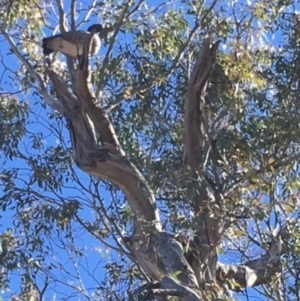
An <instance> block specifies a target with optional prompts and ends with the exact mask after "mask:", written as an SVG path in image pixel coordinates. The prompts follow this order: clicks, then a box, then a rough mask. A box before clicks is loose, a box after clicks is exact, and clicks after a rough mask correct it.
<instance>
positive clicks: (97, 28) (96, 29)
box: [87, 24, 102, 33]
mask: <svg viewBox="0 0 300 301" xmlns="http://www.w3.org/2000/svg"><path fill="white" fill-rule="evenodd" d="M101 30H102V25H101V24H93V25H92V26H90V27H89V28H88V29H87V31H88V32H93V33H95V32H101Z"/></svg>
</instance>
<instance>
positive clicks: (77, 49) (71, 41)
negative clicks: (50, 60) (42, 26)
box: [43, 24, 112, 58]
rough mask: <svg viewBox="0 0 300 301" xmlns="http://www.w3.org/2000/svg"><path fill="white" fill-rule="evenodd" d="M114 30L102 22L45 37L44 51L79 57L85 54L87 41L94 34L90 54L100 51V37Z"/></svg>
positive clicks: (47, 53) (45, 52) (46, 53)
mask: <svg viewBox="0 0 300 301" xmlns="http://www.w3.org/2000/svg"><path fill="white" fill-rule="evenodd" d="M110 31H112V27H109V28H103V27H102V25H100V24H94V25H92V26H90V27H89V28H88V29H87V31H69V32H65V33H61V34H57V35H55V36H52V37H48V38H44V39H43V53H44V55H49V54H51V53H52V52H57V51H58V52H61V53H63V54H65V55H66V56H69V57H72V58H79V57H80V56H81V55H82V54H83V49H84V45H85V42H86V41H87V40H88V39H89V38H90V35H93V37H92V40H91V46H90V56H93V55H95V54H97V53H98V51H99V50H100V46H101V41H100V38H104V37H106V36H107V34H108V33H109V32H110Z"/></svg>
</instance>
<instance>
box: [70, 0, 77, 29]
mask: <svg viewBox="0 0 300 301" xmlns="http://www.w3.org/2000/svg"><path fill="white" fill-rule="evenodd" d="M75 17H76V0H72V2H71V30H72V31H75V30H76V25H75Z"/></svg>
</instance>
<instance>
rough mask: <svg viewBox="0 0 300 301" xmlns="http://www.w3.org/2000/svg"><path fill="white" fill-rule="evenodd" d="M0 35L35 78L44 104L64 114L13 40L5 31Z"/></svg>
mask: <svg viewBox="0 0 300 301" xmlns="http://www.w3.org/2000/svg"><path fill="white" fill-rule="evenodd" d="M0 31H1V29H0ZM1 33H2V35H3V36H4V38H5V39H6V41H7V42H8V44H9V46H10V47H11V49H12V52H13V53H14V55H15V56H16V57H17V58H18V59H19V60H20V61H21V62H22V63H23V64H24V65H25V67H26V69H27V70H28V72H29V73H30V74H31V76H32V77H33V78H35V79H36V81H37V82H38V84H39V88H40V91H41V93H42V95H43V97H44V100H45V102H46V103H47V104H48V105H49V106H51V107H52V108H53V109H54V110H57V111H58V112H59V113H61V114H63V113H64V109H63V107H62V106H61V104H60V103H59V102H57V101H56V100H55V99H53V98H52V97H51V96H50V95H49V93H48V91H47V88H46V85H45V83H44V81H43V80H42V78H41V76H40V75H39V74H38V73H37V72H36V71H35V70H34V68H33V67H32V66H31V65H30V63H29V62H28V61H27V60H26V59H25V58H24V56H23V55H22V54H21V52H20V51H19V50H18V47H17V46H16V44H15V42H14V41H13V39H12V38H11V37H10V36H9V35H8V34H7V33H6V32H5V31H1Z"/></svg>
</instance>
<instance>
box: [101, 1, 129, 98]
mask: <svg viewBox="0 0 300 301" xmlns="http://www.w3.org/2000/svg"><path fill="white" fill-rule="evenodd" d="M130 2H131V0H129V1H128V2H127V3H126V4H125V5H124V9H123V11H122V13H121V15H120V18H119V21H118V22H117V24H115V25H114V28H115V31H114V34H113V36H112V38H111V41H110V44H109V47H108V50H107V52H106V54H105V57H104V60H103V62H102V66H101V69H100V74H99V83H98V87H97V90H96V99H98V97H99V94H100V91H101V90H102V88H103V84H104V73H105V70H106V69H107V67H108V63H109V57H110V55H111V52H112V49H113V46H114V44H115V41H116V37H117V35H118V33H119V31H120V29H121V26H122V25H123V23H124V17H125V14H126V12H127V11H128V9H129V7H130Z"/></svg>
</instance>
